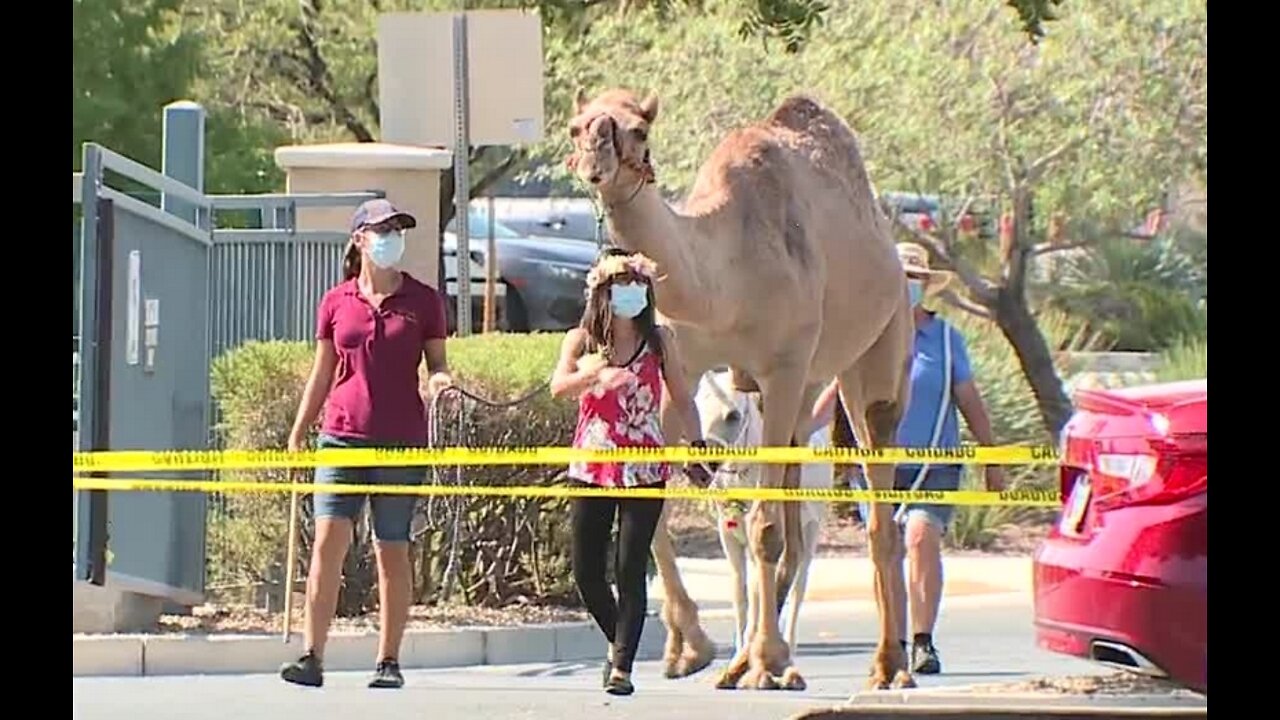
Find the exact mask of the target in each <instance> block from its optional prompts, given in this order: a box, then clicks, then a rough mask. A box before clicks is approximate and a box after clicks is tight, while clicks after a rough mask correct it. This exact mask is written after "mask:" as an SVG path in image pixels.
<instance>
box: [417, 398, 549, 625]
mask: <svg viewBox="0 0 1280 720" xmlns="http://www.w3.org/2000/svg"><path fill="white" fill-rule="evenodd" d="M549 384H550V383H549V381H544V382H542V383H540V384H539V385H538V386H537V387H534V388H533V389H531V390H530V391H529V392H526V393H525V394H523V395H521V396H519V397H517V398H516V399H515V400H511V401H507V402H498V401H494V400H490V399H488V398H484V397H481V396H480V395H477V394H475V393H473V392H470V391H468V390H466V389H464V388H462V387H460V386H458V385H452V386H450V387H447V388H445V389H444V390H442V391H441V392H440V393H439V394H437V395H436V396H435V397H433V398H432V399H431V407H430V411H429V415H428V421H427V446H428V447H430V448H432V449H438V448H443V447H446V446H447V440H446V438H445V437H444V432H443V430H444V425H443V424H442V423H441V421H440V414H441V413H440V401H441V400H442V399H444V398H445V397H446V396H449V395H457V396H459V399H460V400H462V401H463V402H459V407H458V413H457V422H456V424H454V428H455V430H454V432H455V435H454V440H455V442H454V444H455V445H459V446H464V447H465V446H468V445H469V443H468V442H467V441H468V440H471V439H473V437H468V436H467V430H468V428H471V429H474V423H469V422H468V415H469V413H468V410H469V409H474V408H475V407H476V406H482V407H488V408H492V409H508V408H513V407H517V406H519V405H523V404H525V403H527V402H529V401H530V400H532V399H533V398H534V397H536V396H537V395H538V394H539V393H541V392H543V391H544V390H546V389H547V387H548V386H549ZM466 400H470V401H471V403H470V407H469V406H468V403H467V402H465V401H466ZM463 467H464V466H462V465H457V466H454V468H453V483H452V484H453V485H454V486H455V487H461V486H462V485H464V484H466V479H465V475H464V471H463ZM447 472H448V469H447V468H446V469H443V470H442V469H441V467H440V466H438V465H433V466H431V472H430V473H429V477H430V479H431V480H430V484H431V485H437V486H443V485H444V484H445V482H443V481H442V480H443V477H444V474H445V473H447ZM465 510H466V498H465V497H463V496H461V495H458V496H452V497H449V496H436V495H432V496H429V497H428V498H427V508H426V513H425V514H426V524H427V526H428V527H427V528H426V529H431V528H437V529H438V528H443V527H445V526H446V525H447V526H448V531H447V532H448V536H449V537H448V540H447V544H448V550H447V557H448V560H447V561H446V562H445V569H444V573H443V577H442V578H441V589H440V593H441V599H442V600H444V601H447V600H448V599H449V598H451V597H452V596H453V591H454V585H455V584H456V582H457V578H458V573H459V567H460V566H459V563H458V557H459V555H460V554H461V548H462V542H461V539H462V517H463V515H464V514H465ZM426 529H424V530H423V531H421V532H420V533H419V537H420V536H421V534H422V533H425V532H426Z"/></svg>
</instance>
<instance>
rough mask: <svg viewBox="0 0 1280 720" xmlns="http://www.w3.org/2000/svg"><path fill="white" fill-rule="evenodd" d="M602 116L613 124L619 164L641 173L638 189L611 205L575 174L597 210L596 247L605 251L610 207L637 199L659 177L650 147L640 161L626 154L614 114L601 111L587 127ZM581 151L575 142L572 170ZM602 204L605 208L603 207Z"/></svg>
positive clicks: (611, 140)
mask: <svg viewBox="0 0 1280 720" xmlns="http://www.w3.org/2000/svg"><path fill="white" fill-rule="evenodd" d="M602 117H603V118H608V119H609V124H610V126H611V127H610V130H609V143H610V145H612V147H613V154H614V156H615V157H617V158H618V165H619V166H621V167H626V168H630V169H631V170H634V171H636V172H637V173H638V174H639V175H640V181H639V182H638V183H636V189H635V190H632V191H631V194H630V195H629V196H627V199H626V200H623V201H622V202H620V203H618V204H616V205H610V204H609V203H607V202H605V201H604V200H603V198H600V197H599V193H598V192H597V191H596V190H595V189H594V188H592V187H590V186H587V185H586V183H583V182H582V180H581V179H580V178H578V174H577V173H574V174H573V179H574V182H576V183H578V184H579V185H582V186H583V188H584V189H585V190H586V194H587V197H588V198H589V199H590V200H591V207H592V209H593V210H594V211H595V216H596V247H597V248H598V249H599V250H600V251H601V252H604V248H605V243H604V221H605V218H606V217H608V215H609V209H610V208H618V207H625V206H627V205H629V204H631V202H632V201H633V200H635V199H636V196H637V195H639V194H640V191H641V190H643V189H644V186H645V185H649V184H651V183H653V182H656V181H657V178H656V176H655V174H654V170H653V161H652V160H651V159H650V156H649V148H647V147H646V148H645V149H644V159H643V160H641V161H639V162H637V161H635V160H632V159H631V158H630V157H627V156H626V155H625V154H623V152H622V144H621V143H620V142H619V141H618V121H617V120H615V119H614V118H613V116H612V115H609V114H608V113H600V114H599V115H596V116H595V117H593V118H591V119H590V120H588V121H587V123H586V125H585V127H588V128H589V127H591V126H592V125H593V124H595V122H596V121H597V120H599V119H600V118H602ZM580 153H581V151H580V150H579V149H578V147H577V144H576V143H575V145H574V148H573V152H571V153H569V157H567V158H565V165H566V166H567V167H568V168H569V169H570V170H574V169H576V168H577V167H578V156H579V154H580ZM602 206H603V208H604V209H601V208H602ZM609 244H610V245H612V243H609Z"/></svg>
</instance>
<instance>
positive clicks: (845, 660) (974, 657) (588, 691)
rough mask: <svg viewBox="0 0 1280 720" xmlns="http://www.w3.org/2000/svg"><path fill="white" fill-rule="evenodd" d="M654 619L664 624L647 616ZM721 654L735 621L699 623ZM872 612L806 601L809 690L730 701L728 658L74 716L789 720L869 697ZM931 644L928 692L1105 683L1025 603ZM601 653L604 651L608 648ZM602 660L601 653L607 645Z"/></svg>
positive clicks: (952, 625)
mask: <svg viewBox="0 0 1280 720" xmlns="http://www.w3.org/2000/svg"><path fill="white" fill-rule="evenodd" d="M650 622H657V620H656V619H652V618H651V619H650ZM704 624H705V627H706V629H707V631H708V632H709V633H710V634H711V636H712V638H713V639H715V640H716V642H718V643H720V644H721V645H722V646H723V645H724V644H726V643H727V642H729V639H730V636H731V628H732V626H731V623H730V621H729V620H728V619H726V618H723V617H715V618H709V619H707V621H706V622H705V623H704ZM875 628H876V620H875V612H874V608H873V607H871V606H870V605H869V604H867V603H849V602H844V603H835V602H829V603H812V604H806V606H805V608H804V610H803V617H802V618H801V620H800V628H799V630H800V641H799V643H798V644H799V648H798V654H797V656H798V662H797V667H798V668H799V669H800V671H801V673H802V674H803V675H804V676H805V678H806V680H807V681H808V684H809V687H808V689H807V690H805V691H803V692H784V691H773V692H761V691H723V690H716V689H714V688H713V687H712V683H713V682H714V679H715V675H716V673H717V672H718V669H719V668H721V667H723V665H724V662H725V659H727V656H728V652H727V650H725V651H722V652H721V659H720V660H717V662H716V663H714V664H713V665H712V666H711V667H710V668H708V669H707V670H704V671H703V672H701V673H699V674H698V675H696V676H694V677H692V678H684V679H681V680H667V679H665V678H663V677H662V676H661V664H660V663H659V662H656V661H651V662H642V663H637V665H636V668H635V676H634V681H635V685H636V694H635V695H633V696H631V697H625V698H615V697H611V696H609V695H606V694H605V693H604V692H603V691H602V690H601V689H600V667H601V666H600V664H599V663H594V662H592V663H541V664H532V665H506V666H481V667H467V668H454V669H438V670H411V671H407V672H406V673H405V679H406V684H405V687H404V688H402V689H400V690H369V689H367V688H366V687H365V681H366V679H367V675H366V674H365V673H330V674H329V675H328V677H327V678H326V685H325V687H324V688H322V689H318V690H316V689H310V688H297V687H292V686H287V685H285V684H284V683H282V682H281V681H280V680H279V679H278V678H276V677H275V676H274V675H220V676H170V677H140V678H74V679H73V681H72V687H73V707H74V717H75V718H77V719H79V720H107V719H111V720H178V719H182V720H188V719H189V720H205V719H208V720H329V719H333V720H353V718H354V719H355V720H360V719H361V718H366V717H367V718H371V719H376V720H402V719H403V720H408V719H410V718H412V719H413V720H446V719H452V718H466V719H467V720H476V719H479V718H486V719H487V718H521V719H523V718H551V719H552V720H602V719H605V718H637V719H638V718H643V719H644V720H675V718H698V719H702V718H708V717H712V718H732V719H733V720H765V719H766V718H768V719H770V720H780V719H781V718H786V717H789V716H792V715H794V714H796V713H798V712H801V711H803V710H805V709H808V708H813V707H818V706H831V705H833V704H836V703H841V702H844V701H845V700H847V699H848V698H849V697H850V695H851V694H852V693H853V692H854V691H856V690H859V689H861V683H862V682H863V681H864V680H865V678H866V676H867V671H868V667H869V666H868V663H869V662H870V655H871V652H872V651H873V650H874V642H875ZM935 637H936V643H937V645H938V649H939V652H940V653H941V656H942V663H943V674H941V675H937V676H920V677H917V681H918V682H919V684H920V686H921V687H922V688H929V687H940V686H963V685H970V684H975V683H992V682H1004V681H1016V680H1021V679H1027V678H1030V677H1034V676H1040V675H1059V674H1084V673H1104V672H1106V670H1105V669H1104V668H1100V667H1098V666H1095V665H1093V664H1091V663H1088V662H1084V661H1079V660H1075V659H1072V658H1064V657H1059V656H1056V655H1053V654H1050V653H1048V652H1045V651H1043V650H1040V649H1038V648H1036V647H1035V645H1034V642H1033V639H1032V626H1031V608H1030V601H1029V599H1028V598H1027V597H1026V596H1025V595H1023V594H1002V595H991V596H985V597H965V598H958V599H956V600H954V601H950V602H948V603H944V606H943V610H942V617H941V619H940V621H939V627H938V630H937V632H936V633H935ZM602 645H603V642H602ZM602 651H603V647H602Z"/></svg>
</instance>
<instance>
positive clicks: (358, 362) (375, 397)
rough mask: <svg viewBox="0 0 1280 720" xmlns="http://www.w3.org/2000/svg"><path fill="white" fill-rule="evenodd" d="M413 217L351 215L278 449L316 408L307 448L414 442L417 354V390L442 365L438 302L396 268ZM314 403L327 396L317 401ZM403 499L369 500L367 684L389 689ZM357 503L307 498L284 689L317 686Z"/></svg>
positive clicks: (383, 472)
mask: <svg viewBox="0 0 1280 720" xmlns="http://www.w3.org/2000/svg"><path fill="white" fill-rule="evenodd" d="M416 224H417V221H416V220H414V218H413V216H412V215H409V214H407V213H403V212H400V211H399V210H397V209H396V208H395V207H394V206H392V204H391V203H389V202H387V201H386V200H370V201H369V202H366V203H365V204H363V205H361V206H360V207H359V208H357V209H356V212H355V214H354V215H353V216H352V218H351V242H350V244H349V245H348V246H347V255H346V258H345V261H344V263H343V274H344V276H345V277H344V278H343V281H342V282H341V283H339V284H338V285H336V286H334V287H333V288H331V289H330V290H329V291H328V292H327V293H325V296H324V298H323V299H322V300H321V301H320V307H319V309H318V311H317V313H316V357H315V363H314V364H313V366H312V368H311V376H310V378H308V380H307V386H306V389H305V390H304V391H303V393H302V403H301V406H300V407H299V408H298V416H297V419H296V421H295V422H294V425H293V431H292V432H291V433H290V434H289V449H290V450H297V449H300V448H302V447H303V445H304V444H305V441H306V434H307V429H308V428H310V427H311V425H312V423H313V422H315V419H316V416H317V415H318V414H319V413H320V409H321V408H322V407H323V408H324V410H325V414H324V423H323V425H322V427H321V431H320V436H319V438H318V441H317V446H318V447H321V448H326V447H336V448H350V447H387V446H416V447H422V446H424V445H426V441H427V419H426V409H425V407H424V404H423V401H422V397H421V396H420V395H419V393H418V365H419V363H420V362H421V360H422V359H423V357H424V356H425V357H426V361H427V368H428V370H429V371H430V378H429V380H428V381H427V389H428V393H429V394H430V395H431V396H433V397H434V396H435V395H436V394H437V393H439V392H440V391H441V390H442V389H444V388H445V387H446V386H448V385H449V384H450V383H451V382H452V380H451V378H450V375H449V366H448V363H447V362H446V358H445V336H446V325H445V308H444V300H443V299H442V298H441V297H440V295H439V293H437V292H436V291H435V290H434V289H432V288H431V287H428V286H427V285H424V284H422V283H420V282H418V281H417V280H414V279H413V278H412V277H410V276H409V275H408V274H407V273H405V272H403V271H400V270H397V269H396V267H395V266H396V263H398V262H399V261H400V257H401V255H402V254H403V253H404V233H405V230H407V229H409V228H412V227H414V226H415V225H416ZM326 400H327V401H328V402H327V403H326ZM423 476H424V473H423V471H422V469H421V468H411V467H389V468H342V467H322V468H317V469H316V475H315V481H316V482H317V483H343V484H346V483H351V484H358V485H365V484H377V483H382V484H389V485H407V484H417V483H420V482H422V479H423ZM416 499H417V498H416V497H415V496H405V495H374V496H373V497H372V499H371V501H370V505H371V508H372V511H373V531H374V537H375V539H376V540H377V546H376V552H377V559H378V591H379V608H380V613H379V614H380V622H379V624H378V627H379V642H378V657H377V665H376V670H375V672H374V676H373V678H372V679H371V680H370V682H369V687H400V686H401V685H403V684H404V677H403V676H402V675H401V674H400V667H399V664H398V662H397V657H398V654H399V648H400V641H401V638H402V637H403V636H404V626H405V623H406V622H407V621H408V617H409V591H410V577H409V575H410V565H409V543H408V540H409V527H410V524H411V522H412V520H413V511H414V506H415V501H416ZM364 501H365V498H364V496H361V495H336V494H324V493H316V494H315V518H316V536H315V547H314V549H313V552H312V556H311V572H310V574H309V575H308V578H307V610H306V647H307V650H306V653H305V654H304V655H303V656H302V657H300V658H299V659H298V660H295V661H294V662H291V663H286V664H285V665H284V666H283V667H281V668H280V676H281V677H282V678H283V679H284V680H286V681H288V682H291V683H296V684H299V685H309V686H313V687H319V686H321V685H323V684H324V665H323V657H324V646H325V640H326V638H327V636H328V631H329V623H330V621H331V620H332V619H333V614H334V611H335V610H336V607H337V603H338V585H339V582H340V581H341V579H342V563H343V558H344V557H345V556H346V554H347V548H348V546H349V545H350V542H351V535H352V523H353V521H354V520H355V517H356V514H357V513H359V512H360V511H361V510H362V509H363V507H364Z"/></svg>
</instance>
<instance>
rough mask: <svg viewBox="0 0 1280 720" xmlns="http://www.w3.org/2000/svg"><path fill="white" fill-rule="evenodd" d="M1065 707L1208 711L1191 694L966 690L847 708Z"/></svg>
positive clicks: (873, 700)
mask: <svg viewBox="0 0 1280 720" xmlns="http://www.w3.org/2000/svg"><path fill="white" fill-rule="evenodd" d="M961 705H962V706H964V707H966V708H984V709H986V708H990V709H998V710H1003V709H1007V708H1027V707H1035V708H1039V709H1046V708H1062V709H1064V710H1070V711H1080V712H1084V711H1087V710H1091V709H1095V708H1097V709H1100V708H1107V709H1120V710H1135V711H1136V710H1184V709H1186V710H1205V709H1207V708H1208V701H1207V700H1206V699H1205V698H1204V697H1202V696H1200V695H1196V694H1195V693H1191V692H1172V693H1136V694H1133V695H1101V694H1092V695H1085V694H1071V693H971V692H969V691H967V690H966V689H965V688H960V687H957V688H937V689H929V690H925V691H923V692H921V691H920V690H899V691H890V692H884V691H883V690H882V691H878V692H858V693H855V694H854V695H853V697H851V698H850V699H849V703H848V705H847V707H848V708H886V707H920V708H934V707H955V706H961Z"/></svg>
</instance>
